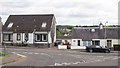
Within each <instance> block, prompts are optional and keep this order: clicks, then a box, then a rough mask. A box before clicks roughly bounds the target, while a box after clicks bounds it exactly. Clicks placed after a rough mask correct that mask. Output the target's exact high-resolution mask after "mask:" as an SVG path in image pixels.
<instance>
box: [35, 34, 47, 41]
mask: <svg viewBox="0 0 120 68" xmlns="http://www.w3.org/2000/svg"><path fill="white" fill-rule="evenodd" d="M47 39H48V38H47V34H36V35H35V41H37V42H40V41H47Z"/></svg>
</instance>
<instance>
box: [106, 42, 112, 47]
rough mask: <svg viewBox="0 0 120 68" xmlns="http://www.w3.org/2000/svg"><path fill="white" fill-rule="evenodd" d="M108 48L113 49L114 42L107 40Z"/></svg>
mask: <svg viewBox="0 0 120 68" xmlns="http://www.w3.org/2000/svg"><path fill="white" fill-rule="evenodd" d="M107 47H108V48H111V47H112V40H107Z"/></svg>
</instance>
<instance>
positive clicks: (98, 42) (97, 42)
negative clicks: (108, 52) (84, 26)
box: [92, 40, 100, 45]
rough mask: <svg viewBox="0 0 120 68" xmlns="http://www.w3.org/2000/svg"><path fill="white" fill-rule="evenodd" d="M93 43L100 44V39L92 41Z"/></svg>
mask: <svg viewBox="0 0 120 68" xmlns="http://www.w3.org/2000/svg"><path fill="white" fill-rule="evenodd" d="M92 45H100V41H99V40H97V41H92Z"/></svg>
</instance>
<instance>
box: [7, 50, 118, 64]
mask: <svg viewBox="0 0 120 68" xmlns="http://www.w3.org/2000/svg"><path fill="white" fill-rule="evenodd" d="M7 51H8V52H15V53H18V54H21V55H25V56H27V57H26V58H24V59H23V60H20V61H17V62H14V63H10V64H7V65H5V66H118V58H119V57H118V52H112V53H88V52H80V51H79V50H57V49H48V48H46V49H38V48H7Z"/></svg>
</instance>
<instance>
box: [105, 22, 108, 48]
mask: <svg viewBox="0 0 120 68" xmlns="http://www.w3.org/2000/svg"><path fill="white" fill-rule="evenodd" d="M107 23H108V21H106V22H105V39H107V35H106V24H107ZM106 44H107V41H106V42H105V46H106ZM106 47H107V46H106Z"/></svg>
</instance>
